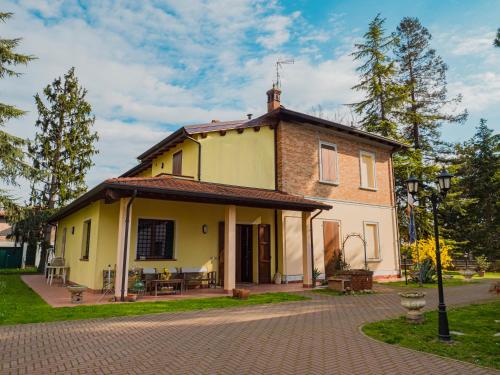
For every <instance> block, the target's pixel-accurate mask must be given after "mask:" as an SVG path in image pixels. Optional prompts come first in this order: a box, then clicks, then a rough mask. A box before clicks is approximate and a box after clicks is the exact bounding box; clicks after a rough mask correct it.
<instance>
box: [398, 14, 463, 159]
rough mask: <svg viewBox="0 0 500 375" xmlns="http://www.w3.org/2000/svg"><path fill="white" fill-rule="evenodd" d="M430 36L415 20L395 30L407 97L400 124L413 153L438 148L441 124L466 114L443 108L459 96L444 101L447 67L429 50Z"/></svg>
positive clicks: (408, 21) (434, 51)
mask: <svg viewBox="0 0 500 375" xmlns="http://www.w3.org/2000/svg"><path fill="white" fill-rule="evenodd" d="M431 38H432V36H431V34H430V33H429V31H428V30H427V29H426V28H425V27H424V26H422V24H421V23H420V21H419V20H418V18H411V17H405V18H403V20H402V21H401V22H400V24H399V26H398V27H397V40H398V44H397V46H396V47H395V48H394V54H395V56H396V61H397V63H398V68H399V72H398V77H399V81H400V83H401V84H402V85H403V86H404V87H405V89H406V92H407V93H408V96H407V97H406V99H407V100H406V102H405V105H404V108H403V110H402V113H401V114H400V120H401V122H402V124H403V126H404V134H405V138H406V139H407V140H411V143H412V144H413V146H414V148H415V149H423V150H424V151H426V152H430V151H432V150H433V149H434V146H436V145H438V144H439V143H440V142H439V138H440V132H439V128H440V126H441V124H442V123H443V122H463V121H465V119H466V118H467V112H466V111H464V112H462V113H458V114H452V113H447V112H446V110H445V107H448V106H450V104H458V103H460V102H461V96H457V97H455V98H451V99H449V98H448V93H447V88H446V71H447V70H448V66H447V65H446V64H445V63H444V61H443V59H442V58H441V57H440V56H439V55H437V53H436V50H435V49H433V48H431V47H430V40H431Z"/></svg>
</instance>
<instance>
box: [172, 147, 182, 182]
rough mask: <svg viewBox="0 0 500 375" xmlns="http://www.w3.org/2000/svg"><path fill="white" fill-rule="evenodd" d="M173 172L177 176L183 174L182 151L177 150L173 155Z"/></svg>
mask: <svg viewBox="0 0 500 375" xmlns="http://www.w3.org/2000/svg"><path fill="white" fill-rule="evenodd" d="M172 159H173V160H172V174H173V175H176V176H181V175H182V151H178V152H176V153H175V154H174V155H173V156H172Z"/></svg>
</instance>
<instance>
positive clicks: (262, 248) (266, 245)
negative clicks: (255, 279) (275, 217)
mask: <svg viewBox="0 0 500 375" xmlns="http://www.w3.org/2000/svg"><path fill="white" fill-rule="evenodd" d="M258 230H259V284H265V283H270V282H271V226H270V225H269V224H259V226H258Z"/></svg>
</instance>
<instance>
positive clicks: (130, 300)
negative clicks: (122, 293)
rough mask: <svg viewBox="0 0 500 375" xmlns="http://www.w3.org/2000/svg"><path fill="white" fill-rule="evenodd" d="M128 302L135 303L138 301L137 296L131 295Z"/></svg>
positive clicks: (128, 296)
mask: <svg viewBox="0 0 500 375" xmlns="http://www.w3.org/2000/svg"><path fill="white" fill-rule="evenodd" d="M127 301H128V302H135V301H137V294H129V295H127Z"/></svg>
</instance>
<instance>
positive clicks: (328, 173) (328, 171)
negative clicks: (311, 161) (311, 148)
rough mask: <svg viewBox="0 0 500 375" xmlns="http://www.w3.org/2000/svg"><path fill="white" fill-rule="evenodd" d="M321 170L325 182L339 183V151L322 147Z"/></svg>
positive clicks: (329, 147)
mask: <svg viewBox="0 0 500 375" xmlns="http://www.w3.org/2000/svg"><path fill="white" fill-rule="evenodd" d="M321 169H322V178H323V180H324V181H335V182H336V181H337V150H335V148H334V147H331V146H328V145H321Z"/></svg>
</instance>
